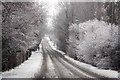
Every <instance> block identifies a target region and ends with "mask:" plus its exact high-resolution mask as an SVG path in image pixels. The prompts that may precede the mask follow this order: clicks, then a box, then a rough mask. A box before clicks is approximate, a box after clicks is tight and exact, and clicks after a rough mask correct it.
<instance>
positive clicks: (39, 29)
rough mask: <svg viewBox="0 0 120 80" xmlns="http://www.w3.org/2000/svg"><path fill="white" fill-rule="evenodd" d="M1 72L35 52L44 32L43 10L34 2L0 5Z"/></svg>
mask: <svg viewBox="0 0 120 80" xmlns="http://www.w3.org/2000/svg"><path fill="white" fill-rule="evenodd" d="M2 5H3V7H2V70H3V71H5V70H8V69H11V68H13V67H15V66H17V65H19V64H21V63H22V62H23V61H25V60H26V59H28V57H30V55H31V50H36V49H37V47H38V44H39V43H40V41H41V39H42V35H43V31H44V23H45V17H46V14H45V10H44V9H43V5H40V4H38V3H34V2H3V3H2Z"/></svg>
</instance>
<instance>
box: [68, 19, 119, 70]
mask: <svg viewBox="0 0 120 80" xmlns="http://www.w3.org/2000/svg"><path fill="white" fill-rule="evenodd" d="M69 33H70V35H69V40H68V43H69V45H68V49H67V54H68V55H69V56H70V57H73V58H76V56H77V57H78V59H79V60H80V61H84V62H86V63H89V64H92V65H95V66H97V67H99V68H104V69H108V68H109V69H112V68H115V67H118V66H119V65H120V64H118V63H119V62H120V61H119V56H120V55H119V53H120V51H118V46H120V44H119V43H118V36H119V35H118V26H117V25H114V24H113V25H111V24H110V23H109V24H108V23H106V22H104V21H99V20H97V19H93V20H89V21H86V22H84V23H79V24H72V25H71V26H70V27H69ZM111 63H112V64H111Z"/></svg>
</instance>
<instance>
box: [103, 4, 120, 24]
mask: <svg viewBox="0 0 120 80" xmlns="http://www.w3.org/2000/svg"><path fill="white" fill-rule="evenodd" d="M105 10H106V15H107V22H109V23H111V24H118V23H119V19H120V14H119V13H120V2H106V3H105Z"/></svg>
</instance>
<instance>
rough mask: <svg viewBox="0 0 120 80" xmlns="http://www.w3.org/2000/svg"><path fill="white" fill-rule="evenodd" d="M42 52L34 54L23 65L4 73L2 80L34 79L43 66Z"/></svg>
mask: <svg viewBox="0 0 120 80" xmlns="http://www.w3.org/2000/svg"><path fill="white" fill-rule="evenodd" d="M41 53H42V52H41V51H36V52H32V55H31V57H30V58H29V59H28V60H26V61H25V62H24V63H22V64H21V65H19V66H17V67H15V68H14V69H11V70H9V71H5V72H3V73H2V78H34V75H35V74H36V73H37V72H38V71H39V70H40V68H41V65H42V60H43V57H42V54H41Z"/></svg>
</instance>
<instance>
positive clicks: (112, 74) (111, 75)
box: [48, 39, 118, 78]
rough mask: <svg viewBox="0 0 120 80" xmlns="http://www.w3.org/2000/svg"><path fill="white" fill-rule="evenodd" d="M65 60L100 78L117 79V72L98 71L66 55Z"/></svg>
mask: <svg viewBox="0 0 120 80" xmlns="http://www.w3.org/2000/svg"><path fill="white" fill-rule="evenodd" d="M48 41H49V43H51V42H50V40H49V39H48ZM50 45H51V47H52V48H53V50H56V51H57V52H59V53H61V54H65V53H64V52H62V51H60V50H58V49H57V48H55V47H54V46H53V45H52V44H50ZM65 58H66V59H67V60H69V61H72V62H73V63H75V64H77V65H78V66H80V67H82V68H84V69H86V70H88V71H91V72H93V73H95V74H98V75H101V76H104V77H108V78H118V72H117V71H114V70H103V69H98V68H97V67H94V66H92V65H90V64H86V63H82V62H80V61H76V60H74V59H73V58H70V57H69V56H66V55H65Z"/></svg>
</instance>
